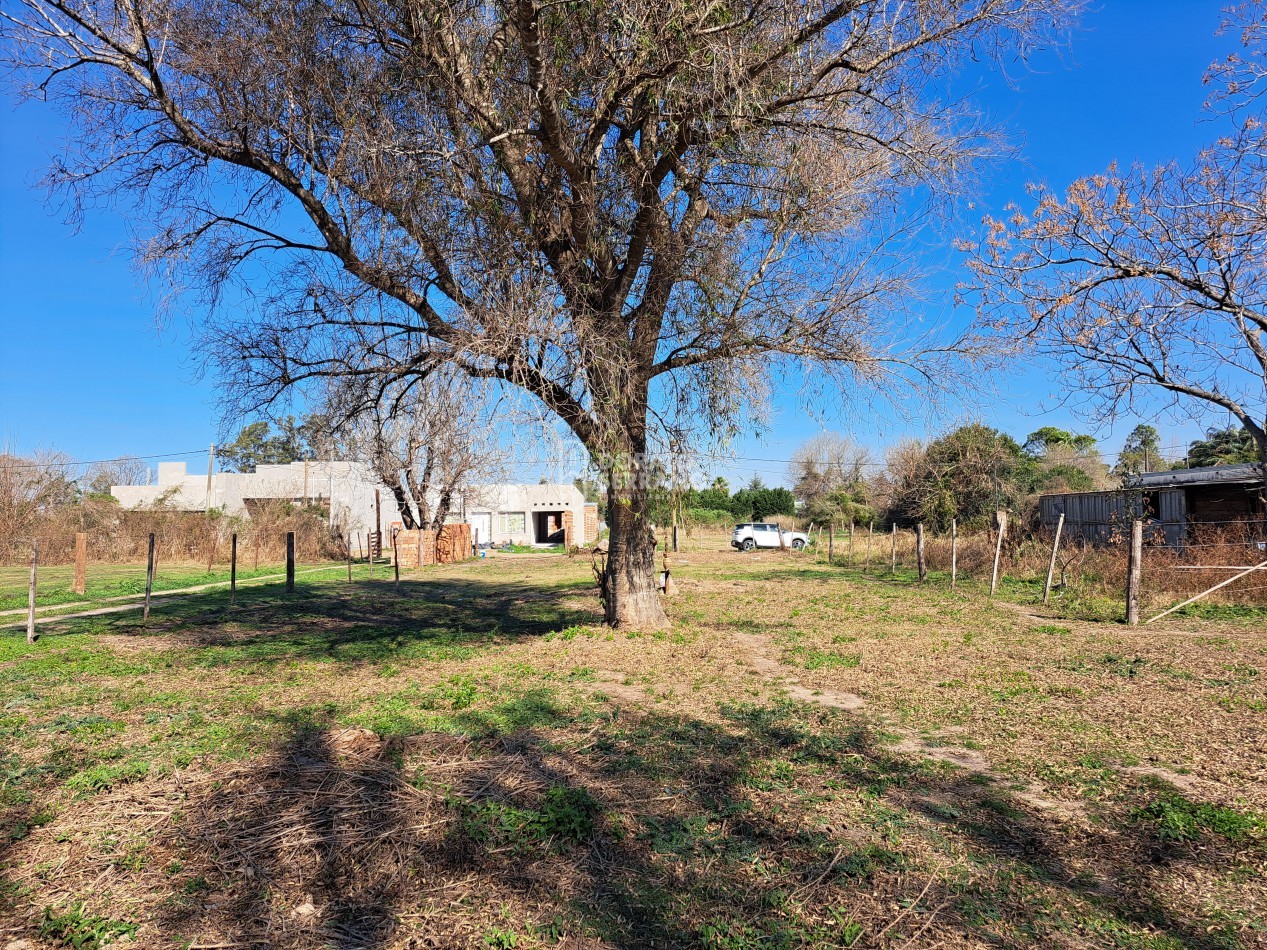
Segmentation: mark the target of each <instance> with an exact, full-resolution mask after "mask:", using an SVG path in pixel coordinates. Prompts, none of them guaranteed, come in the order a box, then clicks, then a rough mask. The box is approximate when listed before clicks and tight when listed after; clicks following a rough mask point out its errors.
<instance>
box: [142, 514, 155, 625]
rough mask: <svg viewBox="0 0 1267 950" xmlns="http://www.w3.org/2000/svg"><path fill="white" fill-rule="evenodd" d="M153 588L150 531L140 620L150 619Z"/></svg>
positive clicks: (152, 557)
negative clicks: (142, 609) (143, 603)
mask: <svg viewBox="0 0 1267 950" xmlns="http://www.w3.org/2000/svg"><path fill="white" fill-rule="evenodd" d="M152 590H154V532H152V531H151V532H150V553H149V556H148V558H147V559H146V562H145V610H144V611H143V613H142V614H141V620H142V622H145V621H148V620H149V619H150V592H151V591H152Z"/></svg>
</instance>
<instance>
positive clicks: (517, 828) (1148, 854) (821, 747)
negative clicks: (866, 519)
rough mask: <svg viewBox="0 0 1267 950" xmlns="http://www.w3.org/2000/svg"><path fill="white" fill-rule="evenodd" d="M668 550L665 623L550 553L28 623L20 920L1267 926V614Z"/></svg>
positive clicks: (963, 930)
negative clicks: (1130, 604)
mask: <svg viewBox="0 0 1267 950" xmlns="http://www.w3.org/2000/svg"><path fill="white" fill-rule="evenodd" d="M671 568H672V571H673V576H674V579H675V581H676V582H677V587H678V590H677V593H676V594H675V595H674V596H673V597H672V598H671V600H670V602H669V612H670V615H671V617H672V619H673V628H672V629H671V630H670V631H668V632H666V633H657V634H653V635H652V634H640V633H637V632H622V631H612V630H608V629H606V628H604V627H602V626H601V625H600V624H599V623H598V619H599V612H598V604H597V602H596V600H595V591H594V584H593V574H592V569H591V564H590V561H589V559H588V557H586V556H579V557H574V558H568V557H562V556H557V555H542V556H537V555H528V554H521V555H500V556H494V557H491V558H488V559H485V560H477V561H471V562H467V563H464V564H458V565H449V566H444V567H437V568H427V569H425V570H424V571H422V572H418V573H416V574H413V575H410V576H408V577H405V578H403V579H402V581H401V582H400V584H399V585H398V586H397V585H395V584H393V583H392V582H391V581H390V580H386V581H384V580H381V579H379V580H375V581H373V582H371V581H368V580H365V579H360V580H357V581H355V582H353V583H351V584H349V583H347V582H346V580H341V579H338V578H318V579H313V580H310V581H308V582H306V583H304V582H301V584H300V589H299V591H298V592H297V593H296V595H294V596H293V597H291V598H287V597H286V596H285V595H284V594H282V593H280V592H279V591H278V590H277V589H276V588H258V589H255V590H249V591H242V592H240V593H239V599H238V604H237V605H236V606H233V607H231V606H230V605H229V604H228V601H227V597H226V595H224V594H222V593H218V592H209V593H207V594H206V595H205V596H200V597H195V598H191V599H189V600H187V601H181V602H172V603H169V604H165V605H162V606H160V607H159V608H158V609H156V610H155V612H154V614H153V615H152V616H151V619H150V623H149V624H148V626H142V625H141V624H140V620H139V618H138V617H136V616H134V615H114V616H100V617H90V618H82V619H80V620H64V621H59V622H58V623H57V624H56V625H51V626H50V627H49V628H47V632H46V635H45V636H44V637H43V638H42V639H41V640H40V642H39V643H37V644H36V645H34V646H33V647H28V646H27V645H26V644H25V643H24V642H23V641H22V639H21V637H20V636H5V637H4V638H3V639H0V707H2V708H0V731H2V732H3V736H4V746H3V748H4V749H5V750H6V751H5V752H4V753H3V755H0V807H2V808H3V810H4V819H3V821H4V824H3V826H0V831H2V832H3V838H0V850H2V851H3V854H2V855H0V867H2V874H3V881H2V883H0V947H4V946H5V942H6V941H13V942H15V944H16V945H17V946H19V947H31V948H45V947H48V948H52V947H65V946H80V947H87V946H109V945H118V946H136V947H156V948H157V947H163V948H166V947H185V948H199V947H201V948H208V950H209V948H213V947H217V948H219V947H251V946H256V947H258V946H274V947H294V948H309V947H340V948H353V947H357V948H359V947H364V948H407V947H408V948H420V947H541V946H545V947H556V946H562V947H727V948H746V947H753V948H756V947H763V948H764V947H817V946H858V947H872V946H883V947H931V946H942V947H986V946H990V947H997V946H1032V945H1036V944H1041V945H1045V946H1061V947H1101V946H1120V947H1159V948H1160V947H1253V946H1267V923H1265V922H1267V883H1265V882H1267V817H1265V815H1267V729H1265V728H1264V726H1265V725H1267V685H1265V682H1264V676H1263V675H1262V674H1263V670H1264V666H1265V664H1267V660H1265V657H1267V629H1263V625H1262V624H1257V623H1247V622H1236V621H1230V620H1222V621H1209V620H1194V619H1191V618H1188V619H1179V620H1174V621H1169V622H1162V623H1160V624H1157V625H1155V626H1153V627H1149V628H1146V629H1140V628H1127V627H1125V626H1122V625H1120V624H1116V623H1103V622H1101V623H1090V622H1069V621H1064V620H1060V619H1056V618H1053V617H1050V616H1047V615H1045V614H1044V613H1043V612H1042V611H1041V610H1040V609H1037V608H1036V607H1035V606H1033V605H1032V604H1030V603H1028V602H1027V601H1026V599H1025V598H1024V597H1016V596H1014V597H1012V599H1011V600H999V601H995V602H992V601H991V600H990V599H989V598H988V596H986V595H985V593H984V592H983V591H982V590H981V589H980V588H979V586H977V585H976V584H974V583H972V582H971V580H968V581H966V582H965V583H963V584H961V585H960V587H959V588H958V589H956V590H954V591H952V590H950V589H948V587H947V586H946V585H945V584H944V583H941V582H938V581H936V580H935V581H934V583H931V584H928V585H925V586H922V587H921V586H920V585H918V584H917V583H915V582H914V581H913V579H912V578H910V577H908V576H907V575H905V574H901V573H900V574H899V575H898V576H896V577H890V576H888V575H887V574H885V573H881V572H880V569H878V568H877V572H876V573H872V572H868V571H865V570H862V569H861V568H850V567H847V566H841V565H836V566H828V565H826V564H823V563H820V562H818V561H817V560H816V559H815V557H814V556H813V555H812V554H809V553H792V552H786V553H784V552H756V553H750V554H740V553H737V552H732V551H729V550H727V549H726V548H725V547H724V544H723V543H721V542H719V541H718V540H717V539H715V538H714V539H710V538H703V539H697V540H695V541H693V542H688V544H687V547H686V550H685V551H684V552H683V553H681V554H679V555H674V556H672V558H671ZM76 940H78V941H79V942H78V943H76V942H75V941H76ZM22 941H26V943H22ZM93 941H95V942H93Z"/></svg>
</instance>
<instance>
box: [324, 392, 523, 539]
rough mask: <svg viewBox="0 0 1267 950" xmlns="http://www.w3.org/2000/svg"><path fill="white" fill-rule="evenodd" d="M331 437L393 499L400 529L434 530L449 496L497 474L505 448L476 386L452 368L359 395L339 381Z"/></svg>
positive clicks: (329, 412) (330, 408) (332, 400)
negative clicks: (381, 394)
mask: <svg viewBox="0 0 1267 950" xmlns="http://www.w3.org/2000/svg"><path fill="white" fill-rule="evenodd" d="M325 418H327V419H335V420H340V424H339V425H338V426H337V427H335V429H334V431H333V433H332V435H333V437H334V439H335V440H336V441H337V442H338V443H340V444H341V445H342V446H343V447H344V448H345V450H346V451H347V452H349V453H350V454H351V455H352V456H354V457H357V458H363V459H365V460H366V461H367V462H368V463H369V464H370V466H371V468H372V469H373V470H374V473H375V474H376V475H377V476H378V477H379V478H380V479H381V480H382V482H383V484H384V485H386V486H387V487H388V489H389V490H390V491H391V492H392V495H393V496H394V497H395V499H396V507H397V508H398V510H399V511H400V520H401V524H402V525H403V526H404V527H405V528H407V529H414V528H429V529H432V530H436V529H439V528H440V527H441V526H443V525H444V523H445V520H446V519H447V518H448V516H449V513H450V512H451V511H452V510H453V505H454V503H455V500H456V499H458V498H459V497H461V496H464V495H470V494H471V492H472V491H473V490H475V488H476V486H477V485H480V484H482V483H486V482H491V481H495V480H497V479H499V478H500V477H501V476H502V463H503V462H504V461H505V453H504V451H502V450H501V449H499V448H498V446H497V443H496V439H495V437H494V429H493V427H492V426H491V425H490V423H489V418H488V410H487V408H486V402H485V400H484V398H483V394H482V393H481V392H480V390H479V387H477V386H475V385H474V384H472V382H471V381H470V380H469V379H466V378H465V377H463V376H461V375H460V374H458V373H455V372H453V371H452V370H438V371H436V372H434V373H432V374H431V375H429V376H427V377H426V378H425V379H423V380H417V381H413V382H411V383H410V384H408V385H405V384H402V385H401V386H400V387H399V389H398V391H395V392H390V393H388V394H386V398H374V399H366V398H365V395H364V393H362V392H360V391H358V390H357V389H355V388H352V387H350V386H349V385H347V384H346V383H345V384H344V385H342V386H339V387H336V388H335V389H334V390H333V391H332V392H331V394H330V397H329V400H328V403H327V407H326V413H325Z"/></svg>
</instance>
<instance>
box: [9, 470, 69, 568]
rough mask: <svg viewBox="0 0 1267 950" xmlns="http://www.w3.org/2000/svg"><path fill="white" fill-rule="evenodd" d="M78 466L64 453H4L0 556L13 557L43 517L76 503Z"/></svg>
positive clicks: (32, 533) (34, 531)
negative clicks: (76, 473) (75, 474)
mask: <svg viewBox="0 0 1267 950" xmlns="http://www.w3.org/2000/svg"><path fill="white" fill-rule="evenodd" d="M74 467H75V463H74V462H73V461H72V460H71V458H70V457H69V456H68V455H65V454H64V453H62V452H57V451H43V450H42V451H37V452H34V453H32V454H31V455H27V456H22V455H15V454H13V453H12V452H9V451H0V556H2V557H4V558H11V557H13V556H14V553H15V552H16V546H17V545H18V544H19V543H25V542H27V541H29V540H30V538H31V536H32V535H34V534H35V533H36V531H37V529H38V527H39V526H40V524H41V520H42V519H43V518H45V517H47V516H49V515H50V514H52V513H54V512H55V511H57V510H58V509H62V508H66V507H68V506H70V505H73V504H74V503H75V483H74V481H73V480H72V479H71V478H70V474H71V473H72V471H73V470H74ZM23 553H25V552H23Z"/></svg>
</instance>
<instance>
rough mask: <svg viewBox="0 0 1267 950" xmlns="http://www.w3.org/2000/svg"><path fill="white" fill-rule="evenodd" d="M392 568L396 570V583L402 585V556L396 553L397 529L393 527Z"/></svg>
mask: <svg viewBox="0 0 1267 950" xmlns="http://www.w3.org/2000/svg"><path fill="white" fill-rule="evenodd" d="M392 568H393V569H394V570H395V572H396V581H395V584H396V586H397V587H399V586H400V556H399V555H398V554H397V553H396V529H395V528H392Z"/></svg>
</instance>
